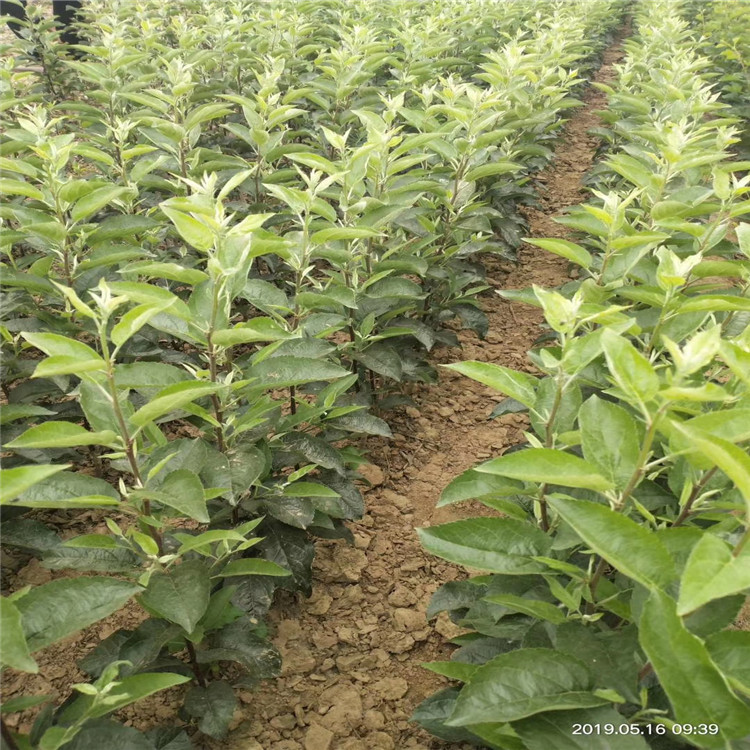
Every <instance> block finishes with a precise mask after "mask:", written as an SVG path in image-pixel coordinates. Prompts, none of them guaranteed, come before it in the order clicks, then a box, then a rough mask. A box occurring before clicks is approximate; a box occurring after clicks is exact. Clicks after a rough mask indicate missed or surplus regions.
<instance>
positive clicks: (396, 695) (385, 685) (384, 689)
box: [372, 677, 409, 701]
mask: <svg viewBox="0 0 750 750" xmlns="http://www.w3.org/2000/svg"><path fill="white" fill-rule="evenodd" d="M372 689H373V692H375V693H377V694H378V695H379V696H380V697H381V698H382V699H383V700H386V701H397V700H399V699H400V698H403V697H404V696H405V695H406V693H407V691H408V690H409V683H408V682H407V681H406V680H405V679H404V678H403V677H387V678H386V679H384V680H378V681H377V682H376V683H375V684H374V685H373V686H372Z"/></svg>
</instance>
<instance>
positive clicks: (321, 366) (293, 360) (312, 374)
mask: <svg viewBox="0 0 750 750" xmlns="http://www.w3.org/2000/svg"><path fill="white" fill-rule="evenodd" d="M349 375H351V372H350V371H349V370H346V369H345V368H343V367H341V366H340V365H335V364H332V363H331V362H326V361H324V360H319V359H312V358H309V357H293V356H290V355H286V354H284V355H281V356H280V357H271V358H269V359H266V360H263V361H262V362H259V363H258V364H256V365H253V367H251V368H250V370H249V371H248V377H250V378H257V380H258V383H257V384H260V385H263V386H265V387H268V386H271V387H274V388H282V387H285V386H290V385H303V384H304V383H313V382H315V381H317V380H336V379H337V378H344V377H348V376H349ZM253 385H256V383H253Z"/></svg>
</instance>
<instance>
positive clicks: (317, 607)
mask: <svg viewBox="0 0 750 750" xmlns="http://www.w3.org/2000/svg"><path fill="white" fill-rule="evenodd" d="M332 603H333V599H332V598H331V597H330V596H328V594H323V593H321V592H320V591H313V594H312V596H311V597H310V598H309V599H308V600H307V607H306V609H307V612H309V613H310V614H311V615H324V614H325V613H326V612H328V610H329V609H330V608H331V604H332Z"/></svg>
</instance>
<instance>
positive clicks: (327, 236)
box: [310, 227, 380, 245]
mask: <svg viewBox="0 0 750 750" xmlns="http://www.w3.org/2000/svg"><path fill="white" fill-rule="evenodd" d="M379 236H380V232H378V231H377V230H375V229H370V228H369V227H330V228H329V229H321V230H320V231H319V232H313V234H312V236H311V237H310V242H312V243H313V244H314V245H322V244H323V243H324V242H332V241H334V240H358V239H367V238H368V237H379Z"/></svg>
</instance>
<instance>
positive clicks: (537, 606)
mask: <svg viewBox="0 0 750 750" xmlns="http://www.w3.org/2000/svg"><path fill="white" fill-rule="evenodd" d="M484 601H486V602H491V603H492V604H500V605H502V606H503V607H507V608H508V609H510V610H512V611H513V612H520V613H521V614H524V615H529V616H530V617H533V618H535V619H537V620H544V621H545V622H551V623H552V624H553V625H560V624H561V623H563V622H565V620H566V619H567V618H566V617H565V613H564V612H563V611H562V610H561V609H560V608H559V607H556V606H555V605H554V604H550V603H549V602H543V601H540V600H538V599H529V598H526V597H523V596H516V595H515V594H493V595H492V596H485V597H484Z"/></svg>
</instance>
